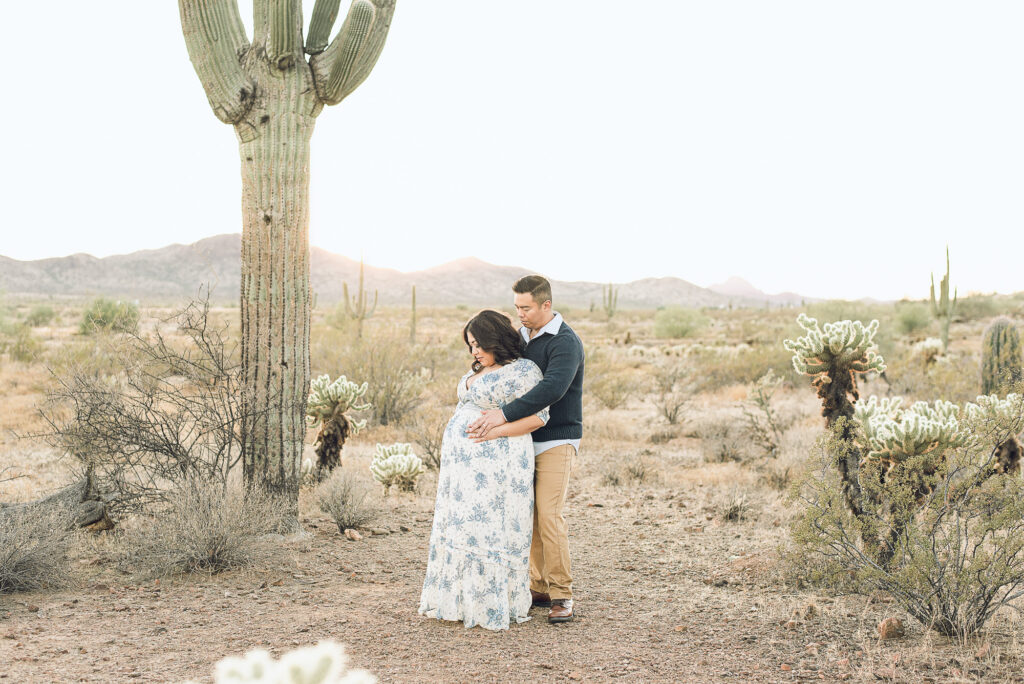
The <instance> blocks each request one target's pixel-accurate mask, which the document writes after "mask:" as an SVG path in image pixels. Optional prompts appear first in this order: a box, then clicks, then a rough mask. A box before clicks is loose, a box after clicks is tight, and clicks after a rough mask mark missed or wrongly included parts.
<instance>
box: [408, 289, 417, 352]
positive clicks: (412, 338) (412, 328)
mask: <svg viewBox="0 0 1024 684" xmlns="http://www.w3.org/2000/svg"><path fill="white" fill-rule="evenodd" d="M409 344H416V286H415V285H413V286H412V318H410V319H409Z"/></svg>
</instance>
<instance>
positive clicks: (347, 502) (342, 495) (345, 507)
mask: <svg viewBox="0 0 1024 684" xmlns="http://www.w3.org/2000/svg"><path fill="white" fill-rule="evenodd" d="M315 496H316V504H317V506H318V507H319V508H320V510H321V511H323V512H324V513H326V514H327V515H329V516H331V519H332V520H333V521H334V522H335V524H336V525H337V526H338V531H339V532H344V531H345V530H347V529H349V528H355V527H364V526H366V525H368V524H369V523H370V522H372V521H373V519H374V518H375V517H376V516H377V514H378V510H377V508H376V507H375V506H374V505H373V503H372V500H371V499H370V483H369V482H367V481H366V480H364V479H362V478H360V477H359V476H357V475H356V474H355V473H353V472H352V471H351V470H346V469H344V468H337V469H335V470H334V472H333V473H331V476H330V477H329V478H327V479H326V480H324V481H323V482H322V483H320V485H319V486H318V487H317V488H316V492H315Z"/></svg>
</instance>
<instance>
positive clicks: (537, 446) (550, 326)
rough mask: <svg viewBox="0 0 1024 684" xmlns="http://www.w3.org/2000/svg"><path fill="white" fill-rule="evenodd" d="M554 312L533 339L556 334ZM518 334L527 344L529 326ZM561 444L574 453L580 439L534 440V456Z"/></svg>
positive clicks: (557, 319) (557, 322)
mask: <svg viewBox="0 0 1024 684" xmlns="http://www.w3.org/2000/svg"><path fill="white" fill-rule="evenodd" d="M554 314H555V315H554V317H553V318H552V319H551V320H550V321H548V322H547V323H546V324H545V325H544V327H543V328H541V329H540V330H538V331H537V334H536V335H534V336H533V338H534V339H536V338H537V337H540V336H541V335H543V334H544V333H547V334H549V335H557V334H558V331H559V330H560V329H561V328H562V314H560V313H558V312H557V311H556V312H554ZM519 334H521V335H522V336H523V339H524V340H526V343H527V344H529V343H530V339H531V338H530V329H529V328H527V327H526V326H525V325H524V326H523V327H521V328H520V329H519ZM563 444H572V448H573V449H575V450H576V453H579V452H580V440H578V439H552V440H548V441H546V442H534V443H533V453H534V455H535V456H539V455H541V454H543V453H544V452H545V451H547V450H548V449H554V448H555V447H557V446H562V445H563Z"/></svg>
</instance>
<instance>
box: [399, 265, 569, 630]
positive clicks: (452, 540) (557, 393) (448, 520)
mask: <svg viewBox="0 0 1024 684" xmlns="http://www.w3.org/2000/svg"><path fill="white" fill-rule="evenodd" d="M512 290H513V293H514V299H515V306H516V313H517V315H518V316H519V320H520V322H521V323H522V328H521V329H520V330H519V331H516V329H515V328H514V327H513V326H512V321H511V320H510V319H509V317H508V316H506V315H505V314H503V313H500V312H498V311H490V310H484V311H481V312H480V313H478V314H477V315H476V316H474V317H473V318H472V319H471V320H470V321H469V323H467V324H466V327H465V328H464V329H463V331H462V337H463V340H464V341H465V343H466V346H467V347H469V351H470V353H471V354H472V356H473V363H472V368H471V369H470V371H469V372H468V373H466V374H465V375H464V376H463V377H462V378H461V379H460V380H459V387H458V396H459V404H458V407H457V408H456V409H455V415H454V416H453V417H452V419H451V420H450V421H449V423H448V426H447V427H446V428H445V432H444V440H443V442H442V446H441V468H440V472H439V474H438V483H437V503H436V505H435V507H434V524H433V529H432V530H431V533H430V551H429V557H428V561H427V573H426V579H425V580H424V582H423V593H422V595H421V597H420V607H419V612H420V613H422V614H424V615H427V616H428V617H432V618H437V619H440V620H461V621H463V623H465V625H466V627H473V626H475V625H481V626H483V627H486V628H487V629H492V630H496V629H508V628H509V625H510V624H511V623H512V622H513V621H515V622H525V621H526V620H528V619H529V615H528V614H529V611H530V608H531V607H533V606H542V607H545V608H549V612H548V621H549V622H569V621H570V620H572V618H573V600H572V575H571V571H570V563H569V535H568V531H567V529H566V524H565V518H564V517H563V515H562V511H563V509H564V507H565V498H566V492H567V490H568V486H569V471H570V469H571V466H572V462H573V459H574V457H575V456H576V452H577V451H578V449H579V445H580V438H581V437H582V436H583V403H582V396H583V345H582V343H581V342H580V340H579V338H578V337H577V336H576V333H574V332H573V331H572V329H571V328H570V327H569V326H568V325H566V323H565V321H563V320H562V317H561V315H560V314H558V313H557V312H555V311H553V310H552V308H551V284H550V283H549V282H548V281H547V280H546V279H545V278H543V277H541V276H537V275H531V276H526V277H524V278H521V279H519V280H518V281H516V283H515V284H514V285H513V286H512Z"/></svg>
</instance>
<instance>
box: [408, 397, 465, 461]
mask: <svg viewBox="0 0 1024 684" xmlns="http://www.w3.org/2000/svg"><path fill="white" fill-rule="evenodd" d="M453 412H454V411H453V409H451V408H448V407H440V406H429V407H421V408H419V409H418V410H417V411H416V413H415V414H414V415H413V419H412V425H411V426H410V428H409V430H408V432H407V434H408V435H409V437H408V439H409V441H410V442H414V443H415V444H416V445H417V446H418V447H419V448H420V453H421V454H422V459H423V465H425V466H426V467H427V468H430V469H431V470H440V469H441V446H442V444H443V443H444V432H445V429H446V428H447V427H448V422H449V421H450V420H451V416H452V413H453Z"/></svg>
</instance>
